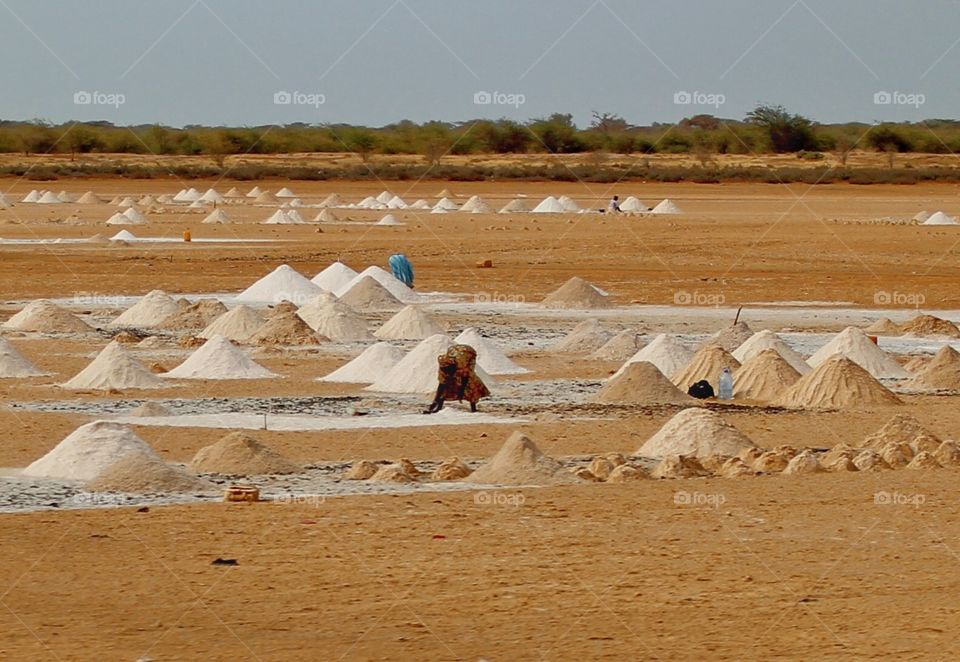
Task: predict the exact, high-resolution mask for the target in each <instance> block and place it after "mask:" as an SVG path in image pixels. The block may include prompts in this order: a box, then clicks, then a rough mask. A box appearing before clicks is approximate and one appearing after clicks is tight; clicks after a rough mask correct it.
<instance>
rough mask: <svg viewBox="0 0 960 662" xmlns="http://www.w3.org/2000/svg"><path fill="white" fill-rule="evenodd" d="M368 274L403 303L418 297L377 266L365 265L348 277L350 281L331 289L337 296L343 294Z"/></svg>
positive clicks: (411, 301) (415, 299) (414, 300)
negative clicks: (362, 268) (365, 266)
mask: <svg viewBox="0 0 960 662" xmlns="http://www.w3.org/2000/svg"><path fill="white" fill-rule="evenodd" d="M367 276H369V277H370V278H373V279H374V280H375V281H377V282H378V283H380V284H381V285H383V286H384V287H385V288H386V289H387V291H388V292H390V294H392V295H393V296H395V297H396V298H397V299H399V300H400V301H403V302H405V303H414V302H416V301H417V300H418V299H419V297H418V296H417V295H416V293H414V291H413V290H412V289H410V288H409V287H407V286H406V284H404V283H403V282H402V281H400V280H399V279H397V278H396V277H395V276H394V275H393V274H392V273H390V272H388V271H385V270H383V269H381V268H380V267H377V266H372V267H367V268H366V269H364V270H363V271H361V272H360V273H358V274H357V275H356V276H354V277H353V278H351V279H350V281H349V282H348V283H347V284H345V285H344V286H343V287H338V288H337V289H336V290H334V291H333V293H334V294H336V295H337V296H338V297H342V296H343V295H344V294H346V293H347V292H349V291H350V290H351V289H353V287H354V285H356V284H357V283H359V282H360V281H361V280H363V279H364V278H366V277H367Z"/></svg>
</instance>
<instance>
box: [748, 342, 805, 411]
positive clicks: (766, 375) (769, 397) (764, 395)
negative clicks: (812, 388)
mask: <svg viewBox="0 0 960 662" xmlns="http://www.w3.org/2000/svg"><path fill="white" fill-rule="evenodd" d="M799 379H800V373H799V372H797V371H796V370H795V369H794V368H793V366H791V365H790V364H789V363H787V361H786V360H785V359H784V358H783V357H782V356H780V354H779V353H778V352H777V350H775V349H764V350H762V351H761V352H760V353H759V354H754V355H753V356H752V357H751V358H749V359H747V361H746V362H745V363H744V364H743V365H742V366H741V367H740V369H739V370H737V371H736V372H734V373H733V397H734V399H736V400H740V399H743V400H756V401H757V402H772V401H774V400H776V399H777V398H779V397H780V396H781V395H783V393H784V392H785V391H786V390H787V389H788V388H790V387H791V386H793V385H794V384H795V383H796V382H797V380H799Z"/></svg>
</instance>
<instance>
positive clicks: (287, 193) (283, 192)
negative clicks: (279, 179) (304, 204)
mask: <svg viewBox="0 0 960 662" xmlns="http://www.w3.org/2000/svg"><path fill="white" fill-rule="evenodd" d="M277 197H278V198H295V197H297V194H296V193H294V192H293V191H291V190H290V189H288V188H287V187H286V186H284V187H283V188H282V189H280V190H279V191H277Z"/></svg>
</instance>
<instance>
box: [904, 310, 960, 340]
mask: <svg viewBox="0 0 960 662" xmlns="http://www.w3.org/2000/svg"><path fill="white" fill-rule="evenodd" d="M900 332H901V333H906V334H909V335H912V336H943V337H946V338H960V329H958V328H957V325H956V324H954V323H953V322H950V321H948V320H945V319H940V318H939V317H935V316H933V315H918V316H917V317H914V318H913V319H912V320H910V321H909V322H906V323H904V324H901V325H900Z"/></svg>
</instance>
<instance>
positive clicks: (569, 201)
mask: <svg viewBox="0 0 960 662" xmlns="http://www.w3.org/2000/svg"><path fill="white" fill-rule="evenodd" d="M557 202H559V203H560V206H561V207H563V211H565V212H570V213H576V212H578V211H580V205H578V204H577V201H576V200H574V199H573V198H571V197H570V196H568V195H561V196H560V198H559V199H558V200H557Z"/></svg>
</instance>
